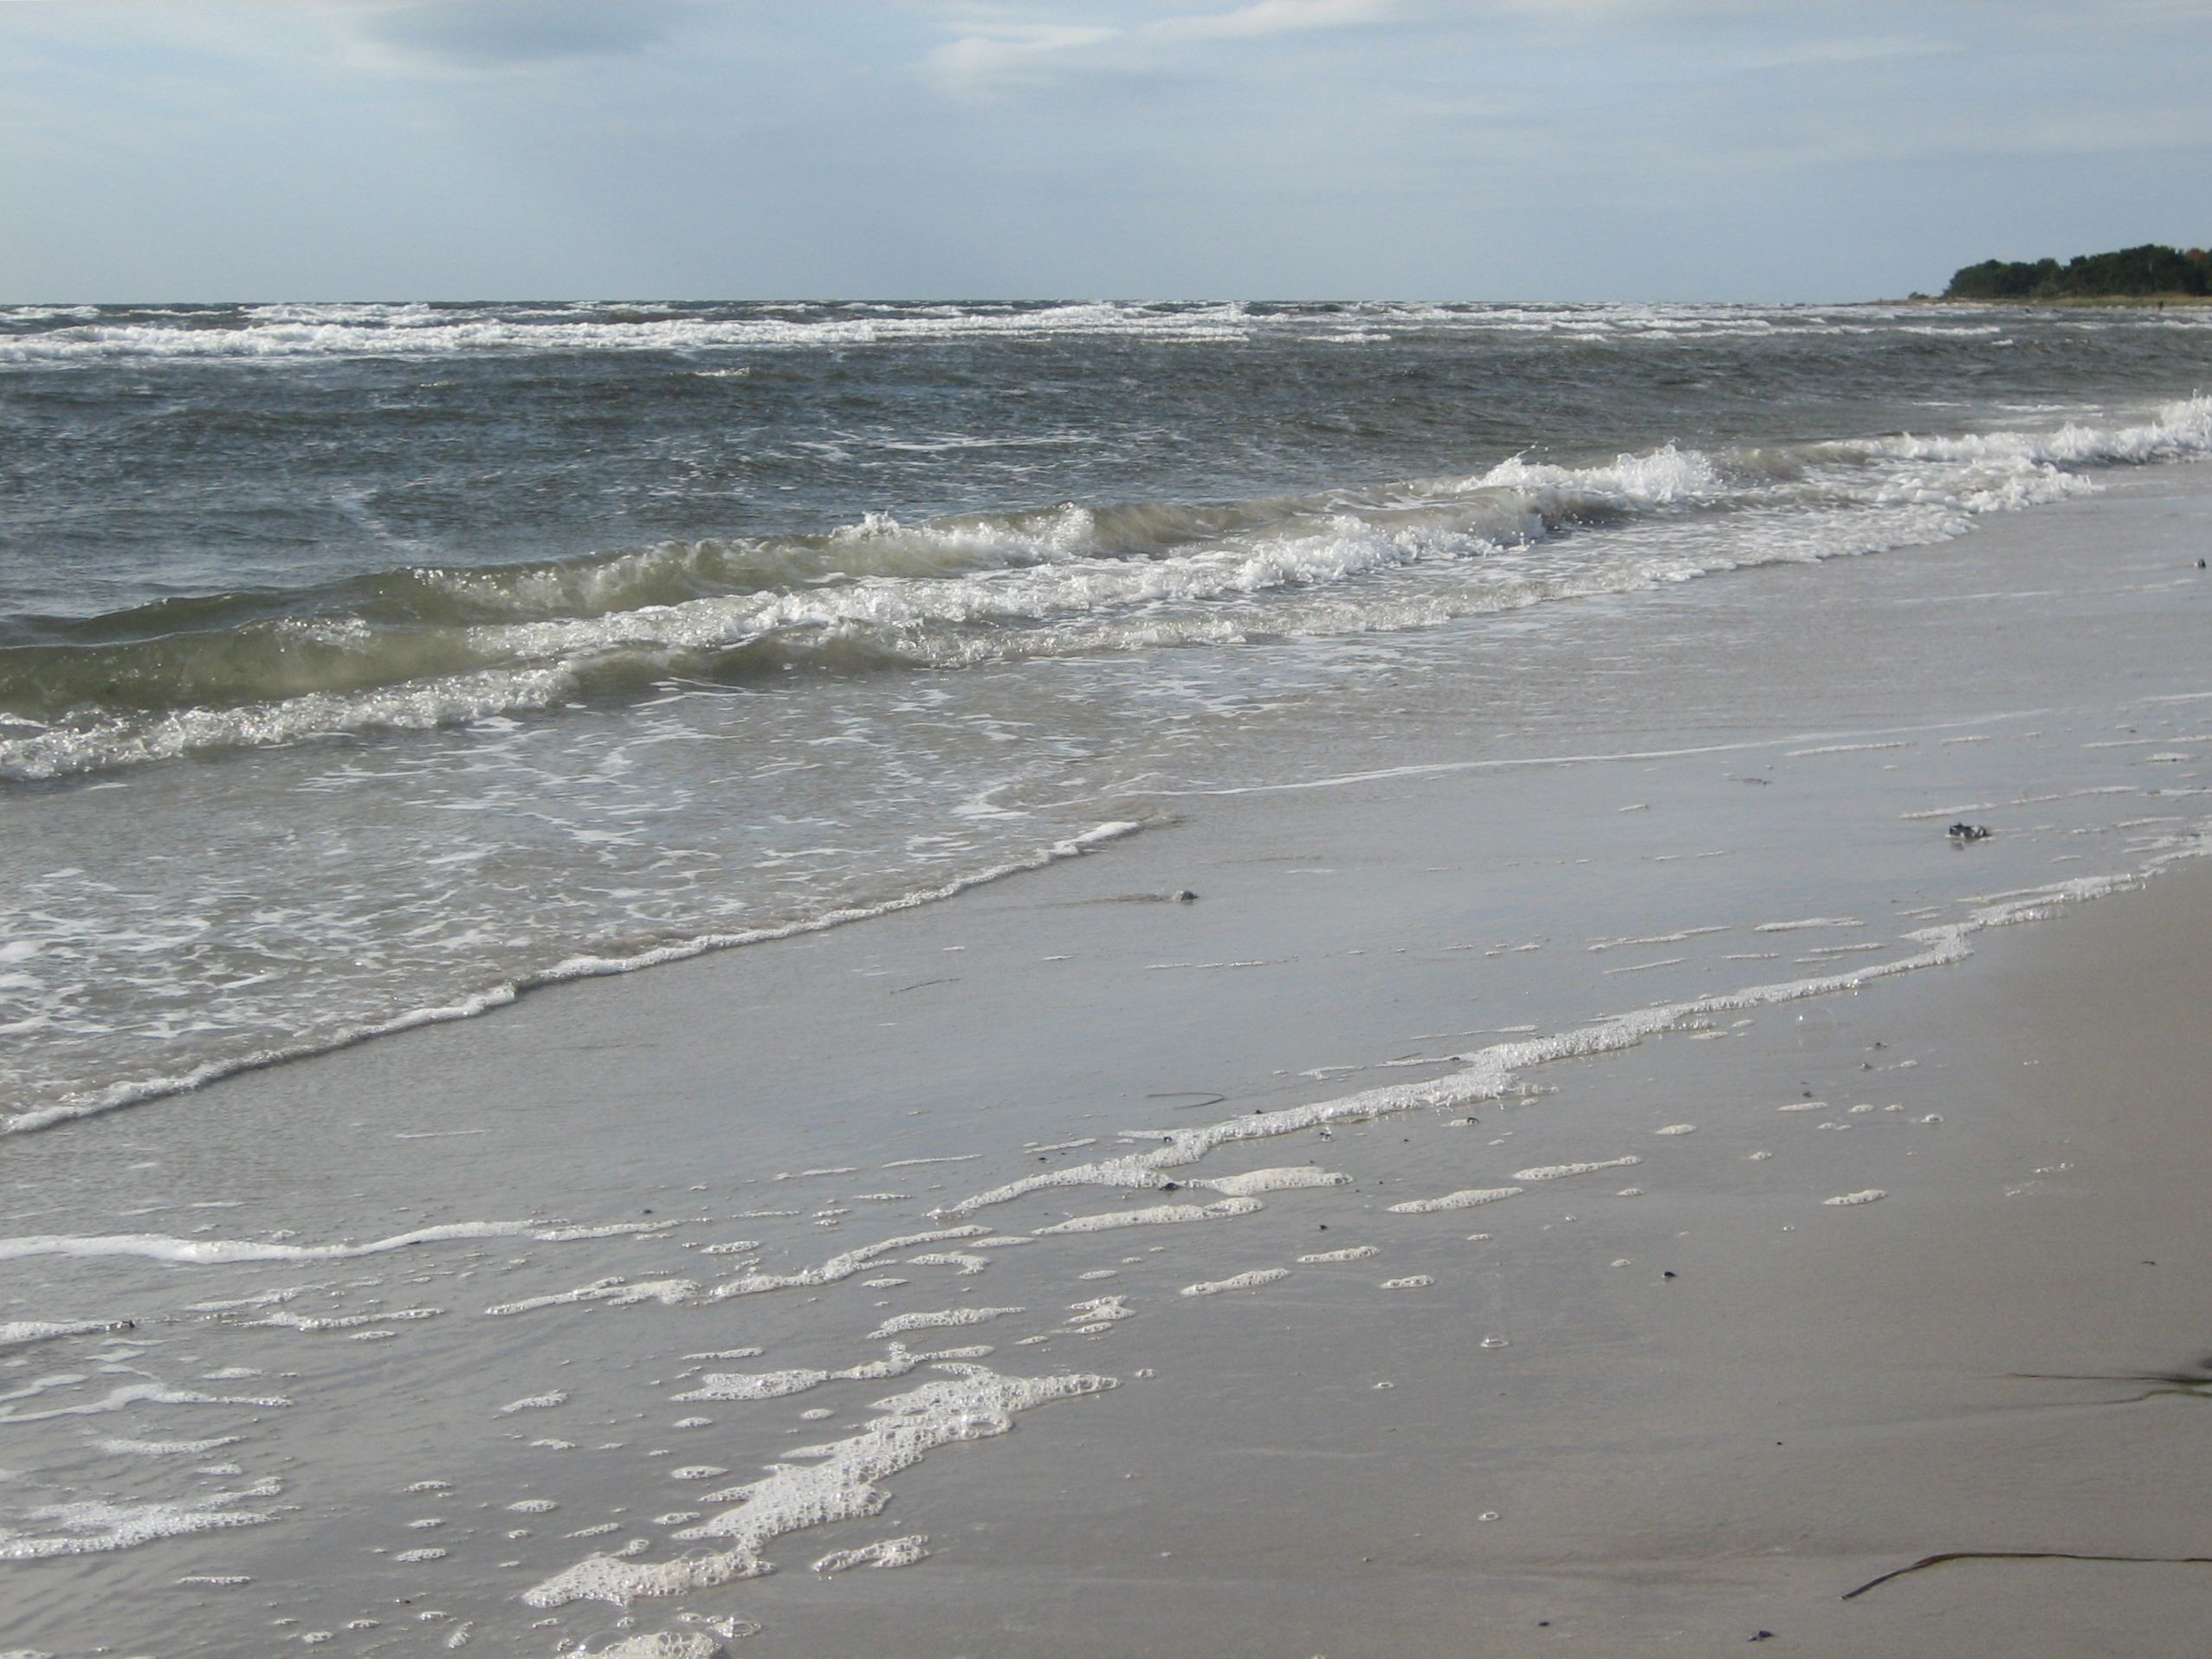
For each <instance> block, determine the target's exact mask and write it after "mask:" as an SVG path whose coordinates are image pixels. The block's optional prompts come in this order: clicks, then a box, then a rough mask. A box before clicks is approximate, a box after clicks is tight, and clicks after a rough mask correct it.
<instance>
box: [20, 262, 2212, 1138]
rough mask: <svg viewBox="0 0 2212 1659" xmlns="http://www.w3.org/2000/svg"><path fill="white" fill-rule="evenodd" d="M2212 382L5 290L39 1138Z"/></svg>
mask: <svg viewBox="0 0 2212 1659" xmlns="http://www.w3.org/2000/svg"><path fill="white" fill-rule="evenodd" d="M2206 387H2212V317H2208V316H2207V315H2206V314H2205V313H2202V312H2192V311H2188V310H2183V309H2176V310H2173V311H2170V312H2169V311H2153V310H2140V309H2136V310H2112V311H2066V312H2056V311H2054V312H2034V311H2021V310H2003V311H1995V310H1986V309H1982V308H1978V307H1929V306H1903V307H1896V306H1892V307H1882V306H1854V307H1742V306H1725V307H1724V306H1503V305H1450V306H1444V305H1395V304H1325V305H1260V304H1181V305H1167V304H1159V305H1138V304H1105V303H1096V304H1032V305H1015V304H967V305H960V304H945V305H869V304H807V305H728V304H716V305H683V304H664V305H663V304H656V305H637V304H624V305H613V304H558V305H429V304H415V305H263V306H205V307H13V308H10V309H6V310H0V821H3V822H4V824H5V834H4V836H0V1121H4V1123H5V1125H6V1126H7V1127H8V1128H9V1129H11V1130H24V1129H31V1128H36V1127H41V1126H49V1125H53V1124H55V1123H59V1122H62V1121H66V1120H69V1119H72V1118H75V1117H79V1116H82V1115H85V1114H93V1113H98V1112H101V1111H105V1110H108V1109H111V1108H115V1107H124V1106H130V1105H135V1104H138V1103H141V1102H147V1101H153V1100H156V1099H158V1098H162V1097H166V1096H171V1095H175V1094H179V1093H180V1092H183V1091H187V1090H189V1089H191V1088H193V1087H194V1086H195V1085H197V1084H200V1083H204V1082H205V1081H209V1080H210V1079H212V1078H216V1077H219V1076H222V1075H224V1074H226V1073H230V1072H233V1071H236V1070H238V1069H240V1068H246V1067H252V1066H258V1065H262V1064H266V1063H268V1062H272V1061H275V1060H279V1059H282V1058H285V1057H288V1056H293V1055H303V1054H309V1053H314V1052H316V1051H319V1050H323V1049H330V1048H333V1047H335V1046H338V1045H342V1044H346V1043H352V1042H355V1041H358V1040H359V1039H361V1038H363V1037H365V1036H371V1035H372V1034H375V1033H378V1032H385V1031H390V1030H397V1029H400V1028H404V1027H407V1026H411V1025H416V1024H420V1023H425V1022H431V1021H439V1020H449V1019H456V1018H462V1017H468V1016H470V1015H472V1014H475V1013H478V1012H480V1011H482V1010H487V1009H490V1008H493V1007H495V1006H498V1005H500V1004H504V1003H506V1002H508V1001H510V1000H511V999H513V998H514V997H515V996H516V995H517V994H518V993H520V992H521V991H525V990H527V989H528V988H529V987H531V986H534V985H541V984H547V983H549V982H553V981H559V980H562V979H566V978H577V977H580V976H587V975H594V974H604V973H613V972H625V971H628V970H630V969H632V968H637V967H644V966H648V965H652V964H655V963H658V962H664V961H667V960H669V959H675V958H678V957H682V956H685V955H689V954H693V953H696V952H703V951H708V950H713V949H718V948H722V947H727V946H737V945H742V944H745V943H747V942H748V941H757V940H761V939H772V938H776V937H781V936H786V935H789V934H791V933H794V932H797V931H803V930H808V929H814V928H820V927H824V926H832V925H838V924H843V923H846V922H850V921H852V920H858V919H863V918H866V917H868V916H870V915H873V914H877V913H883V912H884V911H886V910H889V909H893V908H897V907H909V906H912V905H914V904H917V903H922V902H928V901H933V900H937V899H941V898H943V897H946V896H948V895H950V894H954V893H957V892H959V891H960V890H962V889H964V888H970V887H973V886H974V885H976V884H978V883H982V882H986V881H993V880H994V879H997V878H999V877H1001V876H1004V875H1008V874H1010V873H1013V872H1018V871H1020V870H1023V869H1026V868H1033V867H1036V866H1038V865H1039V864H1040V863H1043V862H1050V861H1051V860H1052V859H1053V858H1055V857H1056V856H1059V855H1065V854H1066V852H1067V851H1068V850H1069V849H1070V847H1071V846H1073V847H1080V846H1082V845H1085V844H1089V843H1088V842H1084V841H1083V839H1082V838H1083V837H1085V836H1102V835H1111V834H1116V833H1121V832H1122V831H1123V830H1126V829H1128V828H1130V827H1134V826H1135V825H1136V824H1138V823H1142V813H1140V812H1133V811H1131V810H1129V807H1128V805H1127V803H1128V802H1129V800H1130V798H1131V797H1136V796H1141V795H1146V794H1157V793H1160V792H1162V791H1167V792H1173V791H1180V790H1189V789H1196V788H1207V787H1220V786H1235V785H1237V784H1240V783H1243V782H1248V781H1251V780H1252V779H1254V778H1261V777H1264V776H1268V775H1271V773H1272V771H1273V770H1275V769H1276V766H1277V757H1276V756H1275V755H1274V754H1273V753H1271V752H1265V751H1266V747H1267V746H1265V745H1264V744H1256V743H1254V742H1253V741H1252V740H1250V739H1248V737H1247V735H1246V733H1245V727H1246V726H1247V725H1248V722H1247V721H1246V720H1244V719H1243V718H1241V717H1242V716H1244V715H1246V714H1248V713H1251V712H1252V711H1253V710H1255V709H1266V710H1269V711H1272V712H1275V713H1278V714H1279V713H1281V712H1282V711H1284V710H1285V709H1286V708H1289V709H1295V711H1296V719H1295V720H1291V721H1288V722H1287V724H1288V725H1291V726H1297V727H1298V728H1299V729H1301V730H1302V731H1303V733H1306V734H1308V735H1309V736H1310V737H1312V736H1314V734H1316V733H1319V734H1320V735H1319V736H1318V737H1315V740H1316V742H1319V741H1323V740H1324V739H1325V737H1326V728H1327V726H1328V725H1329V721H1330V720H1331V719H1332V712H1331V711H1332V709H1333V708H1335V707H1337V706H1338V705H1339V704H1340V703H1341V702H1342V690H1343V687H1344V686H1345V684H1346V682H1347V681H1356V680H1357V679H1358V678H1359V677H1360V676H1361V675H1363V674H1365V673H1367V672H1368V670H1369V669H1370V668H1372V667H1373V666H1374V663H1375V662H1377V661H1378V660H1381V659H1384V658H1387V659H1389V660H1391V661H1393V662H1400V663H1402V662H1406V661H1408V660H1411V658H1412V657H1413V656H1415V655H1418V654H1419V652H1420V650H1424V649H1426V650H1434V649H1438V648H1439V646H1440V645H1443V644H1445V643H1446V642H1448V641H1449V640H1450V639H1451V638H1452V630H1454V629H1464V628H1465V626H1466V625H1467V624H1468V623H1469V622H1470V621H1471V619H1482V618H1488V617H1495V616H1498V615H1499V614H1500V613H1515V612H1527V613H1531V614H1532V615H1542V616H1545V617H1546V618H1548V619H1549V618H1556V617H1568V616H1572V614H1573V608H1574V607H1575V606H1578V605H1587V604H1588V602H1589V601H1592V600H1593V599H1596V598H1600V597H1612V598H1619V597H1627V596H1634V595H1637V594H1641V593H1650V592H1653V591H1664V590H1666V589H1668V588H1671V587H1672V586H1674V585H1675V584H1681V583H1685V582H1690V581H1693V580H1700V579H1710V578H1724V577H1726V576H1727V575H1728V574H1729V573H1730V572H1734V571H1741V570H1744V569H1747V568H1750V567H1756V566H1760V565H1774V564H1778V563H1797V562H1806V561H1815V560H1824V559H1834V558H1850V557H1853V556H1859V555H1865V554H1871V553H1878V552H1883V551H1884V550H1886V549H1892V548H1897V547H1900V546H1906V545H1925V544H1931V543H1937V542H1941V541H1943V540H1945V539H1950V538H1955V537H1957V536H1960V535H1962V534H1963V533H1966V532H1967V531H1968V530H1969V528H1970V527H1971V526H1974V525H1975V524H1976V521H1977V520H1982V519H1984V518H1986V517H1988V516H1989V515H1991V514H1998V513H2012V512H2017V511H2022V510H2026V509H2030V508H2033V507H2035V506H2037V505H2038V504H2041V503H2045V502H2049V501H2053V500H2059V499H2061V498H2064V497H2066V496H2070V495H2073V494H2079V493H2084V492H2091V491H2094V490H2096V489H2097V488H2098V487H2099V481H2100V479H2102V478H2104V477H2105V476H2107V475H2108V474H2112V472H2113V471H2114V469H2117V468H2138V467H2143V466H2152V465H2157V464H2160V463H2163V462H2173V461H2181V460H2188V459H2192V458H2196V457H2198V456H2200V455H2203V454H2204V453H2206V452H2207V451H2208V450H2212V397H2207V396H2206V395H2205V393H2204V391H2203V389H2204V388H2206ZM1570 625H1571V624H1570ZM1285 724H1286V722H1285V721H1284V720H1277V721H1275V722H1274V725H1275V726H1277V727H1278V728H1279V727H1281V726H1284V725H1285ZM164 1109H166V1110H179V1109H182V1110H189V1109H190V1107H189V1104H178V1103H172V1104H171V1105H170V1106H168V1107H165V1108H164Z"/></svg>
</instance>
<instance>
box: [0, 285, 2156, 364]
mask: <svg viewBox="0 0 2212 1659" xmlns="http://www.w3.org/2000/svg"><path fill="white" fill-rule="evenodd" d="M1901 315H1902V313H1899V312H1898V311H1897V310H1896V309H1895V308H1884V307H1758V306H1678V305H1636V304H1604V305H1552V306H1517V305H1498V304H1478V303H1465V304H1455V305H1440V304H1413V303H1406V302H1393V301H1381V300H1376V301H1364V302H1358V303H1349V302H1348V303H1342V304H1326V305H1323V304H1309V305H1299V304H1273V305H1266V304H1257V303H1246V302H1242V301H1225V302H1215V303H1164V302H1136V301H1111V300H1098V301H1089V302H1076V303H1060V304H1028V305H1019V304H1011V303H1007V304H991V305H951V304H941V305H912V304H907V305H894V304H883V303H872V304H871V303H859V302H855V303H848V304H840V305H785V306H774V305H747V306H685V305H677V304H673V303H667V302H650V301H633V302H624V303H583V302H579V303H575V304H560V305H543V306H499V307H487V306H434V305H426V304H318V305H308V304H281V305H261V306H241V307H84V306H74V307H61V306H19V307H0V364H11V363H12V364H23V365H40V364H43V365H68V364H71V363H87V362H98V361H110V360H118V359H129V360H147V361H159V360H172V361H178V362H210V361H255V360H270V361H275V360H283V361H290V360H295V359H299V358H375V357H398V358H441V357H470V356H483V355H501V354H506V355H512V354H516V353H524V354H527V353H590V354H603V353H607V352H668V353H677V354H683V353H692V352H717V351H728V350H745V349H758V350H771V351H790V350H803V349H808V348H850V347H856V346H872V345H901V344H908V343H928V342H931V341H941V340H975V339H1051V338H1056V337H1060V338H1085V337H1088V338H1103V337H1117V336H1118V337H1122V338H1129V339H1152V340H1163V341H1178V340H1180V341H1191V342H1198V343H1220V344H1227V343H1236V342H1241V341H1245V340H1249V339H1252V338H1254V337H1255V336H1268V337H1273V338H1280V337H1284V336H1289V337H1296V338H1305V339H1312V340H1314V341H1315V342H1316V343H1319V344H1327V345H1343V344H1359V345H1383V344H1387V343H1389V342H1390V341H1392V340H1394V339H1401V338H1404V337H1407V336H1413V337H1419V336H1420V335H1423V334H1429V333H1437V332H1443V333H1458V334H1467V333H1474V334H1490V335H1497V336H1504V337H1507V338H1511V337H1517V336H1527V337H1540V338H1556V339H1568V340H1574V339H1588V340H1593V341H1613V342H1619V343H1623V344H1634V343H1637V342H1646V343H1652V344H1658V345H1666V344H1669V343H1673V342H1679V341H1695V340H1713V339H1729V338H1732V337H1734V338H1745V339H1754V338H1762V337H1771V336H1776V335H1781V334H1785V333H1787V334H1794V335H1812V336H1818V335H1860V334H1867V333H1873V332H1888V333H1895V332H1899V319H1900V317H1901ZM2165 320H2166V319H2165V318H2164V317H2163V314H2162V315H2161V316H2160V317H2159V318H2157V321H2159V322H2161V323H2163V322H2164V321H2165ZM2189 321H2190V320H2189V319H2178V320H2176V322H2177V325H2178V326H2186V325H2187V324H2188V322H2189ZM2142 322H2143V320H2142V319H2140V318H2138V317H2136V316H2134V315H2132V314H2124V315H2118V316H2115V317H2112V318H2102V317H2100V318H2094V319H2090V320H2086V322H2085V324H2084V326H2091V327H2119V326H2139V325H2141V324H2142ZM1995 327H1996V326H1995V325H1994V324H1992V323H1990V322H1989V320H1987V317H1986V315H1985V314H1984V313H1977V312H1971V311H1962V312H1959V313H1948V312H1945V313H1926V314H1924V315H1918V316H1916V320H1914V321H1913V322H1911V323H1910V324H1907V325H1905V329H1906V330H1907V331H1909V332H1914V333H1916V334H1919V335H1924V336H1927V337H1931V338H1944V339H1966V340H1975V339H1979V340H1982V342H1983V343H1987V341H1988V339H1989V337H1990V336H1991V335H1992V334H1993V333H1994V332H1995Z"/></svg>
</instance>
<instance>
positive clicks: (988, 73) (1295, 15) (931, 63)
mask: <svg viewBox="0 0 2212 1659" xmlns="http://www.w3.org/2000/svg"><path fill="white" fill-rule="evenodd" d="M1402 9H1403V0H1252V3H1250V4H1247V5H1242V6H1238V7H1235V8H1233V9H1232V10H1228V11H1213V12H1186V13H1179V14H1177V15H1174V16H1167V17H1159V18H1155V19H1154V20H1153V21H1151V22H1149V23H1138V24H1135V25H1134V26H1131V27H1126V28H1124V27H1118V26H1116V25H1112V24H1105V23H1038V22H1025V21H995V20H994V21H989V22H971V23H966V24H964V25H962V26H963V27H964V28H966V29H968V30H970V31H971V32H969V33H966V34H963V35H961V36H960V38H958V39H956V40H953V41H949V42H946V43H945V44H944V45H942V46H940V47H938V48H936V49H935V50H934V51H932V52H931V53H930V54H929V55H928V56H927V57H926V58H924V59H923V61H922V72H923V74H925V76H927V78H928V80H930V81H932V82H934V83H935V85H936V86H937V87H939V88H940V90H941V91H944V92H948V93H950V94H954V95H955V96H959V97H967V98H977V97H986V96H989V95H990V94H995V93H1000V92H1006V91H1012V90H1015V89H1020V88H1028V87H1038V86H1041V85H1044V84H1045V83H1046V82H1048V81H1053V80H1056V79H1058V78H1060V77H1062V76H1064V75H1066V74H1072V73H1075V72H1077V71H1078V70H1083V69H1090V70H1102V69H1117V70H1120V71H1122V72H1124V73H1131V72H1137V73H1141V72H1143V71H1145V70H1147V69H1148V68H1152V67H1154V65H1155V63H1156V61H1157V60H1158V59H1159V58H1160V56H1161V55H1162V54H1163V52H1164V50H1165V49H1166V48H1181V47H1189V46H1193V45H1202V44H1205V43H1208V42H1232V41H1257V40H1265V39H1268V38H1271V37H1272V36H1282V35H1297V34H1306V33H1310V32H1312V31H1315V30H1318V29H1353V28H1359V27H1361V26H1364V25H1367V24H1372V23H1381V22H1383V21H1385V20H1386V19H1387V18H1389V17H1390V16H1393V15H1394V14H1395V13H1397V12H1399V11H1400V10H1402Z"/></svg>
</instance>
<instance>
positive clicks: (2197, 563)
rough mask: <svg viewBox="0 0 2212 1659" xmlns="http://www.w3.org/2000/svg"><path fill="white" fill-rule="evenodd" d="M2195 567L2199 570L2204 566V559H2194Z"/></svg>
mask: <svg viewBox="0 0 2212 1659" xmlns="http://www.w3.org/2000/svg"><path fill="white" fill-rule="evenodd" d="M2196 568H2197V569H2198V570H2200V571H2201V570H2202V569H2203V568H2204V561H2203V560H2202V559H2201V558H2200V559H2198V560H2197V561H2196Z"/></svg>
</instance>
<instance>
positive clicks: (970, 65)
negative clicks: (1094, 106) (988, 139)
mask: <svg viewBox="0 0 2212 1659" xmlns="http://www.w3.org/2000/svg"><path fill="white" fill-rule="evenodd" d="M1122 38H1123V36H1122V30H1120V29H1108V28H1103V27H1096V26H1091V25H1086V24H1081V23H1012V24H1002V25H999V27H998V28H996V29H993V32H992V33H990V34H986V35H965V36H961V37H960V39H958V40H956V41H949V42H946V44H944V45H942V46H941V47H939V48H936V49H935V51H933V52H931V53H930V54H929V55H928V57H927V58H925V59H923V60H922V73H923V74H926V75H927V76H928V78H929V80H930V81H933V82H935V84H936V85H937V86H938V87H940V88H941V90H943V91H946V92H948V93H952V94H954V95H956V96H967V95H974V94H983V93H988V92H993V91H1004V90H1008V89H1011V88H1013V87H1034V86H1039V85H1042V84H1043V83H1044V82H1045V81H1049V80H1051V78H1052V76H1053V75H1054V74H1055V73H1056V72H1057V70H1058V69H1059V68H1062V67H1063V65H1064V60H1065V59H1066V58H1067V57H1068V56H1069V55H1070V54H1072V53H1075V52H1078V51H1081V50H1082V49H1083V48H1086V47H1092V46H1098V45H1103V43H1104V42H1108V41H1113V40H1119V39H1122Z"/></svg>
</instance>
